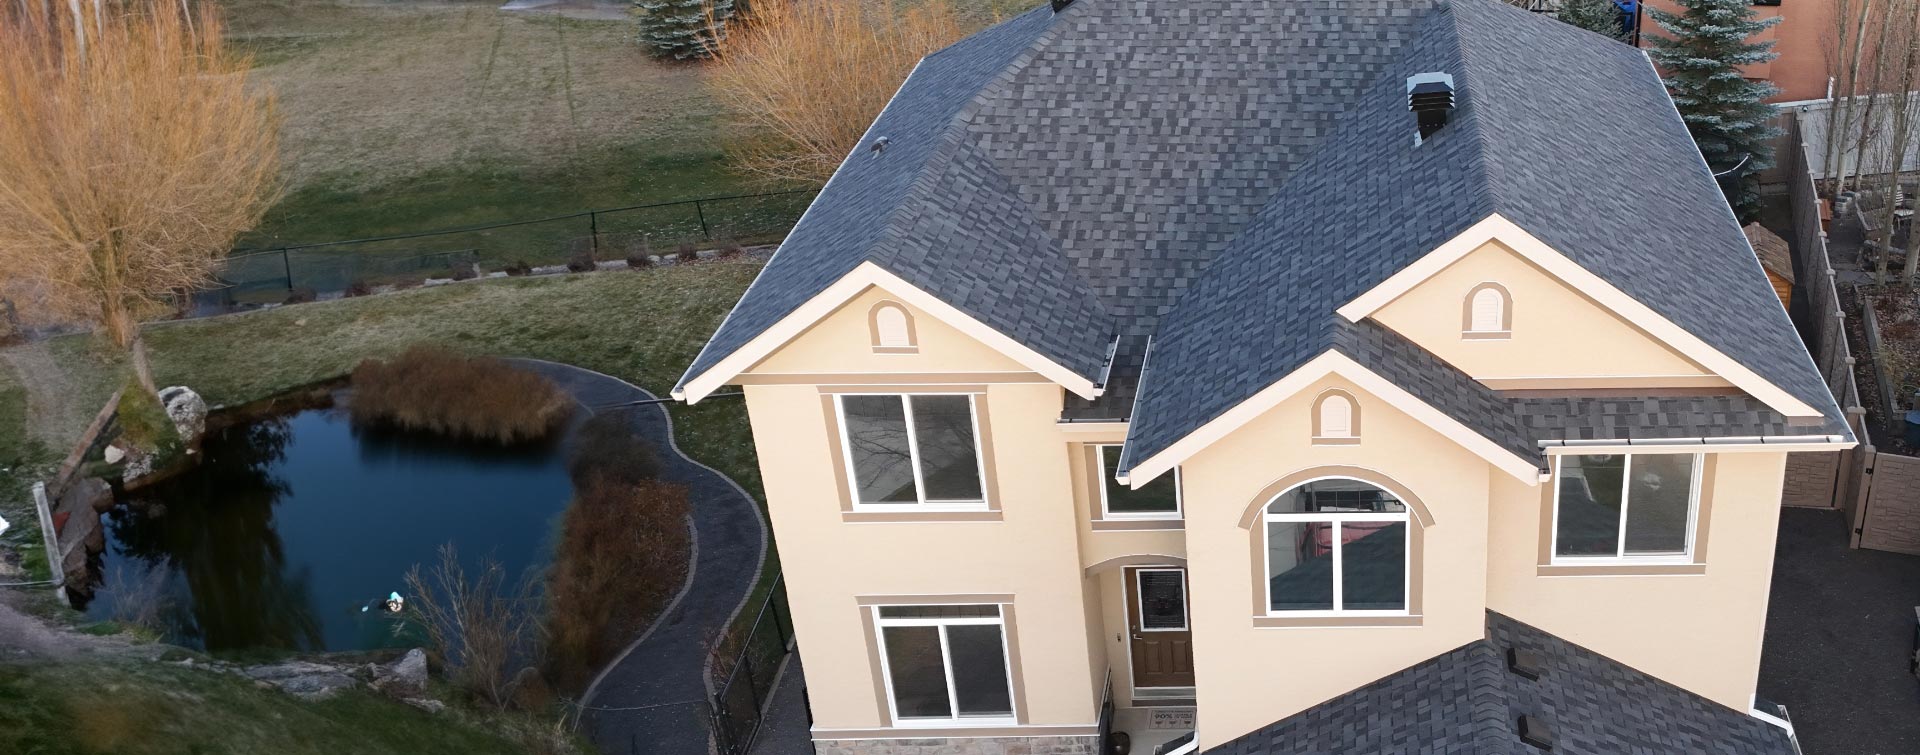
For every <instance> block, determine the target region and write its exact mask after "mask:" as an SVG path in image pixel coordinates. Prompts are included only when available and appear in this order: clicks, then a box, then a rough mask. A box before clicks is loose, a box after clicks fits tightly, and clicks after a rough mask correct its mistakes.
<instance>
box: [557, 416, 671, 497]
mask: <svg viewBox="0 0 1920 755" xmlns="http://www.w3.org/2000/svg"><path fill="white" fill-rule="evenodd" d="M630 416H631V415H629V414H628V413H627V412H623V411H610V412H602V413H600V414H596V415H593V418H592V419H589V420H587V421H586V422H585V423H583V424H581V426H580V430H579V431H578V432H577V433H576V434H575V435H574V437H573V452H572V453H571V454H570V455H569V456H568V457H567V474H568V476H570V477H572V478H573V480H574V485H576V486H580V485H585V484H586V482H587V481H590V480H605V481H609V482H614V483H618V484H621V485H639V484H641V483H643V482H646V481H648V480H651V479H653V478H655V477H659V476H660V458H659V456H657V455H655V454H654V451H653V444H651V443H648V442H647V440H646V439H645V438H642V437H640V436H639V435H636V434H635V433H634V432H633V427H632V425H631V424H629V422H628V419H629V417H630Z"/></svg>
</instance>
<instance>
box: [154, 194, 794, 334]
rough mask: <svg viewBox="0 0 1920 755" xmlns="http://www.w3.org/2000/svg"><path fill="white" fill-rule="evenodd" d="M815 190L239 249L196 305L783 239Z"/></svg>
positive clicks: (242, 304) (199, 309) (267, 300)
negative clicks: (460, 272)
mask: <svg viewBox="0 0 1920 755" xmlns="http://www.w3.org/2000/svg"><path fill="white" fill-rule="evenodd" d="M817 192H818V190H815V189H802V190H796V191H781V192H771V193H763V194H740V195H734V196H723V197H705V198H701V199H688V200H681V201H677V202H661V203H657V204H645V205H634V206H631V207H615V208H610V209H603V210H588V211H585V212H577V213H573V214H571V215H560V216H556V217H548V218H537V219H532V220H518V221H511V222H505V223H493V224H488V225H479V226H467V227H463V228H449V229H444V230H436V231H423V232H419V233H406V234H397V235H393V236H382V237H378V238H366V239H351V240H346V241H328V242H323V243H316V244H297V245H290V246H284V247H279V248H273V249H236V250H234V251H233V253H232V254H231V255H230V256H229V257H228V258H227V260H226V263H225V266H224V267H223V269H222V270H221V271H220V274H219V276H218V280H219V285H216V286H214V287H211V288H208V289H206V290H203V291H200V292H197V293H195V294H194V296H193V301H192V309H193V310H194V311H195V312H196V313H203V314H204V313H211V312H219V311H229V310H233V309H244V308H247V307H250V306H259V305H263V304H278V303H282V302H286V301H290V300H291V301H297V300H300V299H301V298H312V297H318V296H324V295H328V294H332V293H338V292H345V291H349V290H352V289H355V288H372V287H375V286H383V285H408V284H410V283H418V282H419V281H421V280H424V279H426V278H446V277H455V276H456V271H457V270H461V269H464V270H466V271H469V272H471V271H473V270H474V268H475V266H476V265H478V266H480V267H484V268H487V269H491V270H505V269H508V268H510V267H523V266H524V267H539V266H547V265H558V264H564V263H566V262H568V261H569V260H579V259H582V258H585V259H590V260H624V259H628V258H630V257H634V256H639V255H647V256H654V255H666V254H674V253H676V252H679V251H681V250H684V249H688V248H692V249H704V248H711V247H715V246H722V245H729V244H737V245H741V246H750V245H757V244H768V243H775V242H778V241H780V240H781V239H783V238H785V237H786V235H787V231H789V230H791V229H792V228H793V225H794V223H796V222H799V220H800V215H801V213H803V212H805V211H806V208H807V205H808V204H809V203H810V202H812V201H813V196H814V195H815V194H816V193H817Z"/></svg>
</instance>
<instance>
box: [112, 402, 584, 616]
mask: <svg viewBox="0 0 1920 755" xmlns="http://www.w3.org/2000/svg"><path fill="white" fill-rule="evenodd" d="M561 446H562V444H561V443H560V442H558V441H554V442H548V443H543V444H537V445H522V446H515V447H508V448H502V447H500V446H497V445H490V444H482V443H468V442H456V441H451V440H447V439H444V438H440V437H437V436H431V435H422V434H418V433H404V432H397V431H389V430H381V429H369V428H363V427H355V426H354V425H353V423H352V422H351V421H350V420H349V418H348V417H347V412H346V411H345V410H344V409H337V408H316V409H307V410H304V411H299V412H297V413H294V414H291V415H284V416H279V417H272V418H266V419H259V420H255V421H251V422H246V423H241V424H235V425H233V426H230V427H227V428H225V429H224V430H216V431H213V432H210V433H209V434H208V437H207V438H206V440H205V441H204V443H203V451H202V453H203V454H204V455H205V458H204V459H203V460H202V462H201V464H200V465H199V466H198V467H196V468H194V469H192V470H189V471H187V472H185V473H183V474H181V475H179V476H178V477H175V478H173V479H170V480H167V481H165V482H162V483H160V484H158V485H155V486H153V487H151V488H148V489H144V490H141V491H138V492H134V493H128V494H122V495H121V500H120V501H119V503H120V505H117V506H115V507H114V508H113V509H112V510H110V511H109V512H108V513H107V514H106V516H105V521H104V525H105V526H104V529H105V531H106V540H107V543H106V549H105V551H104V552H103V553H102V554H101V555H100V571H99V572H98V573H99V574H100V575H101V576H102V579H103V584H102V585H101V587H100V589H98V590H97V591H96V592H95V594H94V596H93V599H92V601H91V602H90V603H89V604H88V605H87V606H86V611H87V613H88V615H89V616H91V617H94V618H98V619H110V618H115V617H116V616H122V617H124V616H126V615H127V614H129V613H133V612H137V611H141V610H145V611H148V612H150V613H151V614H152V615H155V616H157V617H158V619H159V622H160V624H161V625H163V626H165V627H167V628H168V629H167V634H168V635H169V636H168V640H169V641H171V642H175V643H178V644H183V645H189V646H193V647H198V648H203V649H207V650H214V651H219V650H235V649H251V648H276V649H294V650H365V649H375V648H383V647H401V646H412V645H417V644H419V638H417V637H402V636H399V634H400V633H399V626H398V625H397V623H396V622H394V621H393V620H392V619H390V618H389V617H388V615H387V614H385V613H384V612H383V611H382V610H381V607H380V606H379V605H377V603H378V601H379V600H381V599H383V598H385V597H386V596H387V594H388V593H389V592H393V591H398V592H401V593H402V594H407V593H408V590H407V587H406V585H405V582H404V580H405V575H406V573H407V570H408V569H410V568H412V567H413V566H414V565H416V564H419V565H421V566H422V568H423V570H424V569H425V568H427V567H430V566H432V565H433V564H435V563H437V561H438V549H439V548H440V546H441V545H443V544H446V543H452V544H453V545H454V546H455V547H456V548H458V550H459V553H460V560H461V561H462V563H463V564H464V565H465V567H466V568H467V569H468V571H469V573H470V574H471V573H472V572H473V571H474V570H475V569H477V568H478V567H479V565H480V564H481V562H482V560H483V559H485V558H487V557H491V558H493V559H494V560H496V561H498V562H499V563H500V564H501V565H502V566H503V567H505V569H506V573H507V575H508V581H509V585H511V583H512V581H513V580H516V579H518V578H520V577H521V576H522V575H523V574H527V573H530V571H531V570H537V569H539V568H540V567H543V566H544V565H545V564H546V563H547V562H548V561H549V559H550V556H551V554H552V550H553V543H554V540H555V533H556V532H557V531H558V529H559V524H560V516H561V514H562V513H563V512H564V510H565V509H566V506H567V503H568V501H569V500H570V498H571V496H572V490H573V486H572V483H571V482H570V481H569V480H568V477H567V472H566V459H565V454H564V453H563V452H562V450H561ZM369 605H373V607H372V608H370V609H369V610H366V611H362V610H361V609H362V608H363V607H367V606H369Z"/></svg>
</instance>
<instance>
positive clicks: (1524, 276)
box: [1373, 242, 1728, 389]
mask: <svg viewBox="0 0 1920 755" xmlns="http://www.w3.org/2000/svg"><path fill="white" fill-rule="evenodd" d="M1485 283H1494V284H1498V285H1499V286H1501V287H1502V288H1503V289H1504V290H1505V291H1506V292H1507V294H1508V296H1509V299H1510V301H1509V308H1510V311H1511V320H1510V324H1509V328H1510V330H1511V335H1510V336H1507V337H1504V338H1476V337H1467V336H1464V335H1463V332H1462V331H1463V329H1464V325H1465V320H1466V306H1467V301H1468V297H1469V296H1470V295H1471V294H1472V293H1473V292H1474V291H1475V289H1476V288H1478V287H1480V286H1481V285H1482V284H1485ZM1373 317H1374V319H1376V320H1378V321H1379V322H1380V323H1381V324H1382V325H1385V326H1387V327H1388V328H1391V329H1393V330H1394V331H1395V332H1398V333H1400V334H1401V335H1403V336H1406V337H1407V339H1408V340H1411V341H1413V342H1414V343H1417V344H1419V345H1420V346H1422V347H1424V348H1426V349H1427V350H1428V351H1432V352H1433V353H1435V354H1437V355H1439V356H1440V357H1441V358H1442V359H1445V360H1447V361H1448V362H1449V363H1451V364H1453V365H1454V366H1456V367H1459V368H1460V369H1461V371H1463V372H1466V373H1467V374H1468V375H1472V376H1473V377H1475V378H1477V379H1480V380H1484V381H1490V382H1491V383H1492V384H1493V387H1496V388H1503V389H1504V388H1594V387H1600V388H1615V387H1662V388H1666V387H1697V386H1703V385H1717V386H1724V385H1728V383H1726V382H1725V381H1723V380H1718V379H1709V380H1705V381H1703V380H1701V378H1703V377H1706V378H1711V373H1710V372H1708V371H1707V370H1705V369H1703V368H1702V367H1701V366H1700V365H1698V364H1696V363H1694V362H1693V361H1691V360H1689V359H1687V358H1686V357H1685V356H1682V355H1681V354H1679V353H1678V352H1676V351H1674V350H1673V349H1671V348H1668V347H1667V346H1665V345H1663V344H1661V343H1659V342H1658V341H1656V340H1654V339H1653V338H1651V337H1650V336H1648V335H1647V334H1646V333H1644V332H1642V331H1640V330H1639V329H1637V328H1635V327H1634V326H1633V325H1632V324H1630V323H1628V322H1627V321H1625V320H1623V319H1621V318H1620V317H1618V316H1616V315H1614V314H1613V313H1611V312H1608V311H1607V310H1606V309H1605V308H1603V307H1602V306H1601V305H1599V304H1598V303H1596V302H1594V301H1593V300H1592V299H1589V298H1587V297H1585V296H1583V295H1581V294H1580V293H1579V292H1578V291H1576V290H1574V289H1572V288H1569V287H1568V286H1567V285H1565V284H1564V283H1562V282H1560V281H1559V280H1557V279H1555V278H1554V277H1553V276H1551V275H1549V274H1547V273H1546V272H1545V271H1543V270H1541V269H1540V268H1539V267H1537V266H1535V265H1533V264H1532V263H1530V262H1528V261H1527V260H1526V259H1524V258H1522V257H1521V256H1520V255H1518V254H1515V253H1514V252H1513V251H1512V250H1510V249H1508V248H1507V247H1505V246H1503V245H1501V244H1500V243H1498V242H1489V243H1487V244H1484V245H1482V246H1481V247H1480V248H1478V249H1475V250H1474V251H1472V252H1470V253H1468V254H1467V255H1466V256H1464V257H1462V258H1460V260H1459V261H1457V262H1454V263H1453V264H1452V265H1449V266H1448V267H1447V268H1446V269H1444V270H1442V271H1440V272H1439V273H1438V274H1436V275H1434V276H1433V277H1432V278H1429V279H1428V280H1426V281H1424V282H1422V283H1421V284H1420V285H1418V286H1416V287H1414V288H1413V289H1412V290H1410V291H1408V292H1406V293H1405V294H1402V295H1401V296H1400V297H1399V298H1397V299H1395V300H1394V301H1393V302H1392V303H1389V304H1388V305H1386V306H1385V307H1383V308H1381V309H1380V310H1379V311H1378V312H1375V313H1374V315H1373Z"/></svg>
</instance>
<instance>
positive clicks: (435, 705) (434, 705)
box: [404, 697, 447, 713]
mask: <svg viewBox="0 0 1920 755" xmlns="http://www.w3.org/2000/svg"><path fill="white" fill-rule="evenodd" d="M404 702H405V703H406V704H408V705H411V706H413V707H415V708H419V709H421V710H424V711H426V712H428V713H441V712H444V711H445V710H446V709H447V704H446V703H443V702H440V701H439V700H435V699H433V698H431V697H409V698H407V699H406V700H405V701H404Z"/></svg>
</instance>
